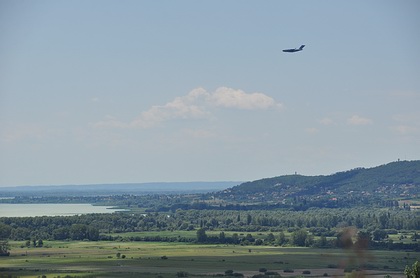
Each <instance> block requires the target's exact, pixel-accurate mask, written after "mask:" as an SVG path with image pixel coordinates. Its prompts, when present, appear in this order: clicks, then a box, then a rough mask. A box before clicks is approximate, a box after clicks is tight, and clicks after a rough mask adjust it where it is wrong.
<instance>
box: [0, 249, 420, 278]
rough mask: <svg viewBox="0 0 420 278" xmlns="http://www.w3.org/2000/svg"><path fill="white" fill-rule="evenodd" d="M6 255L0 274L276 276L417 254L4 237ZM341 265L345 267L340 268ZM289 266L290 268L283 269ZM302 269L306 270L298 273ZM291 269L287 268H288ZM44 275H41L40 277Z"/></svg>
mask: <svg viewBox="0 0 420 278" xmlns="http://www.w3.org/2000/svg"><path fill="white" fill-rule="evenodd" d="M10 245H11V255H10V256H9V257H2V258H0V277H9V275H10V277H42V275H45V276H46V277H65V276H68V277H146V278H148V277H155V278H156V277H163V278H166V277H176V276H177V273H178V272H181V271H184V272H188V273H189V276H188V277H213V276H215V275H217V274H219V275H222V274H223V275H224V273H225V271H226V270H233V271H234V272H236V273H242V274H244V276H245V277H252V276H253V275H255V274H258V273H259V272H258V271H259V269H260V268H266V269H267V270H269V271H275V272H278V273H279V274H280V275H282V276H284V277H285V276H305V277H323V276H324V275H325V273H327V274H328V276H330V277H340V276H344V275H345V274H346V273H347V274H348V273H350V272H351V270H353V269H357V268H358V266H360V265H363V266H364V268H365V269H366V272H364V274H367V275H369V277H384V276H385V275H387V274H389V275H391V276H392V277H393V278H395V277H404V274H403V272H404V267H405V266H406V265H412V264H413V263H414V261H415V260H419V259H420V256H419V254H418V253H414V252H399V251H365V252H360V251H359V252H358V253H357V252H351V251H349V250H342V249H315V248H297V247H272V246H240V245H210V244H206V245H200V244H188V243H178V242H177V243H162V242H115V241H114V242H105V241H100V242H91V241H44V247H40V248H26V247H21V246H22V245H24V242H17V241H14V242H10ZM344 269H346V272H344ZM284 270H289V271H290V272H284ZM304 270H307V271H310V274H305V275H303V274H302V272H303V271H304ZM292 271H293V272H292ZM45 276H44V277H45Z"/></svg>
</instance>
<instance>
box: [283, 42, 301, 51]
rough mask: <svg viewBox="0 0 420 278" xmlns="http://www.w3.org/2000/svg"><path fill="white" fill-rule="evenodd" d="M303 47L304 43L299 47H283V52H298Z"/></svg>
mask: <svg viewBox="0 0 420 278" xmlns="http://www.w3.org/2000/svg"><path fill="white" fill-rule="evenodd" d="M304 47H305V45H304V44H302V45H301V46H300V47H299V48H291V49H284V50H283V52H298V51H302V50H303V48H304Z"/></svg>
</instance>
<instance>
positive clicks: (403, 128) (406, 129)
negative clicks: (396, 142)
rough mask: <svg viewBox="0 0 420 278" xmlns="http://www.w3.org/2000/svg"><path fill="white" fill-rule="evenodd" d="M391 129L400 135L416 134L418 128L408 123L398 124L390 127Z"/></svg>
mask: <svg viewBox="0 0 420 278" xmlns="http://www.w3.org/2000/svg"><path fill="white" fill-rule="evenodd" d="M392 129H393V130H394V131H395V132H397V133H399V134H402V135H409V134H416V133H418V132H419V130H420V129H419V128H418V127H415V126H408V125H399V126H395V127H392Z"/></svg>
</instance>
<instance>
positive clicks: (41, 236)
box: [0, 161, 420, 278]
mask: <svg viewBox="0 0 420 278" xmlns="http://www.w3.org/2000/svg"><path fill="white" fill-rule="evenodd" d="M418 173H420V162H419V161H414V162H395V163H390V164H387V165H383V166H379V167H376V168H372V169H354V170H351V171H347V172H342V173H337V174H334V175H331V176H317V177H303V176H298V175H293V176H283V177H277V178H270V179H263V180H260V181H255V182H250V183H244V184H242V185H239V186H236V187H234V188H230V189H226V190H223V191H220V192H214V193H212V194H178V195H177V194H172V195H170V194H153V195H111V196H88V197H86V196H72V197H69V196H57V195H55V196H37V197H36V198H32V197H27V196H26V197H25V196H21V197H19V198H15V199H6V200H4V201H5V202H21V203H25V201H28V202H29V203H33V202H47V203H51V202H58V203H59V202H77V201H78V200H79V201H83V202H92V203H94V204H107V205H113V206H119V207H121V208H126V209H128V210H129V211H126V212H118V213H113V214H87V215H78V216H55V217H3V218H0V239H1V240H0V260H1V264H0V277H2V276H12V277H14V276H19V277H43V276H44V275H45V276H46V277H116V276H118V277H146V278H147V277H154V278H156V277H163V278H166V277H213V276H229V277H264V278H268V277H280V275H282V276H302V275H303V276H310V277H324V276H325V277H327V276H333V277H336V276H344V275H345V274H346V275H348V276H357V275H364V273H365V272H364V271H370V272H372V271H373V272H374V274H375V275H381V277H384V276H386V275H391V276H392V275H400V276H401V275H403V274H404V273H405V275H406V277H408V278H414V277H416V278H417V273H418V266H419V264H418V263H416V261H418V260H419V257H418V254H419V252H420V243H419V240H420V210H418V209H416V207H417V206H418V205H419V203H420V202H419V199H418V198H419V197H418V194H419V190H420V181H419V179H420V178H419V174H418ZM404 271H405V272H404ZM372 275H373V274H372Z"/></svg>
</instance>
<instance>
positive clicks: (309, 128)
mask: <svg viewBox="0 0 420 278" xmlns="http://www.w3.org/2000/svg"><path fill="white" fill-rule="evenodd" d="M305 131H306V132H307V133H310V134H315V133H318V132H319V129H317V128H315V127H308V128H306V129H305Z"/></svg>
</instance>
